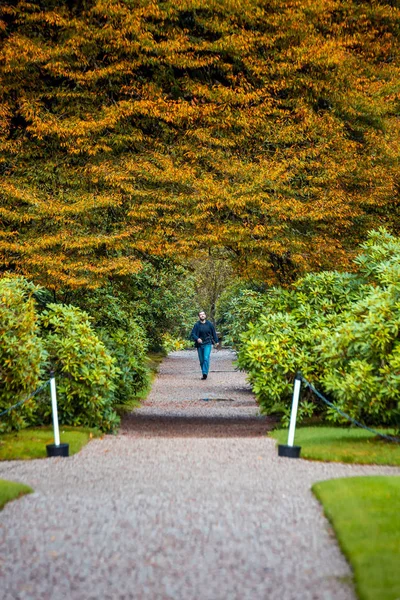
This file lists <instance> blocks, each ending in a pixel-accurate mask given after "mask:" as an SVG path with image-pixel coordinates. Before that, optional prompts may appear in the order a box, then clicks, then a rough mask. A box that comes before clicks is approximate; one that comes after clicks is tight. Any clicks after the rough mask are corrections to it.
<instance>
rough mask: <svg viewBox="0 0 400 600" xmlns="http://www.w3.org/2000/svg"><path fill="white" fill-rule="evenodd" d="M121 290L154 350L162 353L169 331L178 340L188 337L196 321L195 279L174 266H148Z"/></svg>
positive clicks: (126, 281) (164, 263) (165, 263)
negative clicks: (164, 339)
mask: <svg viewBox="0 0 400 600" xmlns="http://www.w3.org/2000/svg"><path fill="white" fill-rule="evenodd" d="M118 290H119V291H120V292H122V293H123V294H124V297H125V298H126V301H127V302H128V303H129V305H130V307H131V309H130V310H132V311H134V315H135V318H136V319H137V320H138V322H139V323H140V325H141V326H142V327H143V328H144V329H145V331H146V335H147V339H148V341H149V347H150V349H151V350H153V351H162V350H163V335H164V334H165V333H167V332H168V333H169V334H170V335H172V336H173V337H176V338H179V337H183V338H184V337H187V336H188V332H190V331H191V329H192V327H193V322H194V320H195V319H196V318H197V305H196V302H195V293H194V278H193V276H192V275H191V274H190V273H188V271H187V270H186V269H185V268H184V267H181V266H177V265H174V264H173V263H169V262H167V261H164V262H161V264H159V265H158V266H154V265H152V264H149V263H148V264H146V265H144V267H143V269H142V270H141V271H139V273H137V274H136V275H132V276H131V277H129V278H127V279H126V280H125V281H123V282H121V283H120V285H119V286H118Z"/></svg>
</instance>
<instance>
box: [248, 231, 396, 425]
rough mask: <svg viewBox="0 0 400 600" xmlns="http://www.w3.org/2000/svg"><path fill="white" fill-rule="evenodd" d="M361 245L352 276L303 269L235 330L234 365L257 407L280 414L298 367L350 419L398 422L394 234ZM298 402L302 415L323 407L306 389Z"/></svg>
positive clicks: (332, 415) (330, 411) (329, 413)
mask: <svg viewBox="0 0 400 600" xmlns="http://www.w3.org/2000/svg"><path fill="white" fill-rule="evenodd" d="M362 250H363V252H362V253H361V254H360V256H359V257H357V259H356V261H355V262H356V264H357V265H358V268H359V273H358V274H349V273H337V272H326V273H319V274H310V275H307V276H306V277H304V278H302V279H300V280H299V281H298V282H297V283H296V284H295V285H294V286H293V288H292V289H291V290H282V289H280V288H276V289H273V290H271V291H270V292H268V294H266V296H265V299H264V306H263V308H262V310H261V315H260V316H259V318H258V320H257V321H255V322H253V323H250V325H249V327H248V329H247V331H246V332H245V333H244V334H242V335H241V336H240V349H239V355H238V364H239V366H240V367H241V368H242V369H245V370H246V371H247V372H248V377H249V381H250V382H251V384H252V386H253V390H254V392H255V393H256V395H257V397H258V399H259V401H260V404H261V407H262V408H263V409H264V411H266V412H270V411H272V410H274V409H275V408H276V406H277V404H278V405H279V404H280V408H281V409H283V410H284V412H285V413H286V416H287V414H288V411H289V406H290V399H291V393H292V384H293V378H294V375H295V373H296V371H298V370H301V371H302V373H303V375H304V376H305V377H306V378H307V379H309V380H310V381H311V382H312V383H314V385H316V386H317V387H319V389H320V390H321V391H322V392H324V393H325V394H330V396H331V400H333V401H334V402H335V404H336V405H337V406H338V407H339V408H341V409H342V410H343V411H345V412H347V413H349V414H350V415H351V416H352V417H354V418H357V419H362V420H364V421H366V422H368V423H371V424H376V425H382V424H387V425H395V426H396V427H400V404H399V400H398V398H399V396H400V340H399V337H400V335H399V334H400V240H398V239H397V238H395V237H393V236H391V235H390V234H389V233H387V232H386V231H385V230H380V231H378V232H372V233H371V234H370V236H369V238H368V240H367V242H366V243H365V244H363V245H362ZM305 400H306V403H304V401H303V403H302V412H303V414H304V415H310V414H311V413H312V412H313V408H314V409H316V410H317V411H325V410H326V409H325V407H324V406H323V405H321V404H320V402H319V401H316V399H315V398H313V396H312V395H311V394H310V393H309V392H306V394H305ZM310 400H312V401H313V402H314V405H312V404H311V403H310ZM300 416H301V413H300ZM327 416H328V418H331V419H333V420H340V419H341V417H340V416H338V414H337V412H336V411H334V409H328V410H327Z"/></svg>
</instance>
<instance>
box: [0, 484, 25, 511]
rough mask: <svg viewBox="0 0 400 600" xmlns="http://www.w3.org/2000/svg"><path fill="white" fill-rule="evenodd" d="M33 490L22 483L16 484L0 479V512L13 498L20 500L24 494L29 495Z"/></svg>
mask: <svg viewBox="0 0 400 600" xmlns="http://www.w3.org/2000/svg"><path fill="white" fill-rule="evenodd" d="M32 492H33V489H32V488H30V487H29V486H28V485H24V484H23V483H16V482H15V481H6V480H5V479H0V510H1V509H2V508H3V506H5V505H6V504H7V502H10V500H15V498H20V497H21V496H24V495H25V494H31V493H32Z"/></svg>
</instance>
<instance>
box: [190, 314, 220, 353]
mask: <svg viewBox="0 0 400 600" xmlns="http://www.w3.org/2000/svg"><path fill="white" fill-rule="evenodd" d="M200 325H208V332H207V333H208V336H207V338H206V339H208V337H209V339H210V341H209V342H208V343H210V344H211V343H212V342H214V344H218V337H217V332H216V331H215V327H214V325H213V324H212V323H211V321H205V323H204V324H202V323H201V321H200V320H199V321H197V323H195V325H194V327H193V329H192V333H191V334H190V339H191V340H193V341H194V345H195V346H196V348H198V347H199V346H200V344H199V343H198V342H197V340H198V338H199V337H201V336H200V335H199V332H200ZM203 331H204V330H203ZM203 337H204V333H203ZM206 343H207V342H206Z"/></svg>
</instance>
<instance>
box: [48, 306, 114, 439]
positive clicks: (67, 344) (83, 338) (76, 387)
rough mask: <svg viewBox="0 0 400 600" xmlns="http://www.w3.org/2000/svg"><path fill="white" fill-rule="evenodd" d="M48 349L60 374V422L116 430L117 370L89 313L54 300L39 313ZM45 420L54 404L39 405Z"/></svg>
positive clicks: (58, 389) (52, 361)
mask: <svg viewBox="0 0 400 600" xmlns="http://www.w3.org/2000/svg"><path fill="white" fill-rule="evenodd" d="M40 322H41V326H42V329H43V335H44V341H45V347H46V350H47V352H48V354H49V358H50V362H51V365H52V368H53V369H54V370H55V372H56V382H57V400H58V413H59V419H60V423H63V424H66V425H82V426H85V427H97V428H99V429H100V430H102V431H113V430H115V428H116V427H117V425H118V423H119V418H118V416H117V415H116V413H115V412H114V411H113V408H112V405H113V400H114V392H115V387H116V385H115V379H116V377H117V374H118V369H117V367H116V365H115V363H116V360H115V358H113V357H111V355H110V353H109V352H108V351H107V349H106V347H105V345H104V343H103V342H102V341H101V340H100V339H99V338H98V336H97V335H96V333H95V331H94V330H93V327H92V325H91V323H90V320H89V316H88V315H87V313H85V312H84V311H82V310H80V309H79V308H77V307H74V306H63V305H60V304H49V305H48V306H47V309H46V310H45V311H43V313H42V314H41V316H40ZM38 409H39V412H38V415H39V416H40V418H41V419H42V420H43V421H44V422H46V421H48V420H49V418H50V414H51V407H50V406H48V405H47V406H44V405H43V404H40V405H39V406H38Z"/></svg>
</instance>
